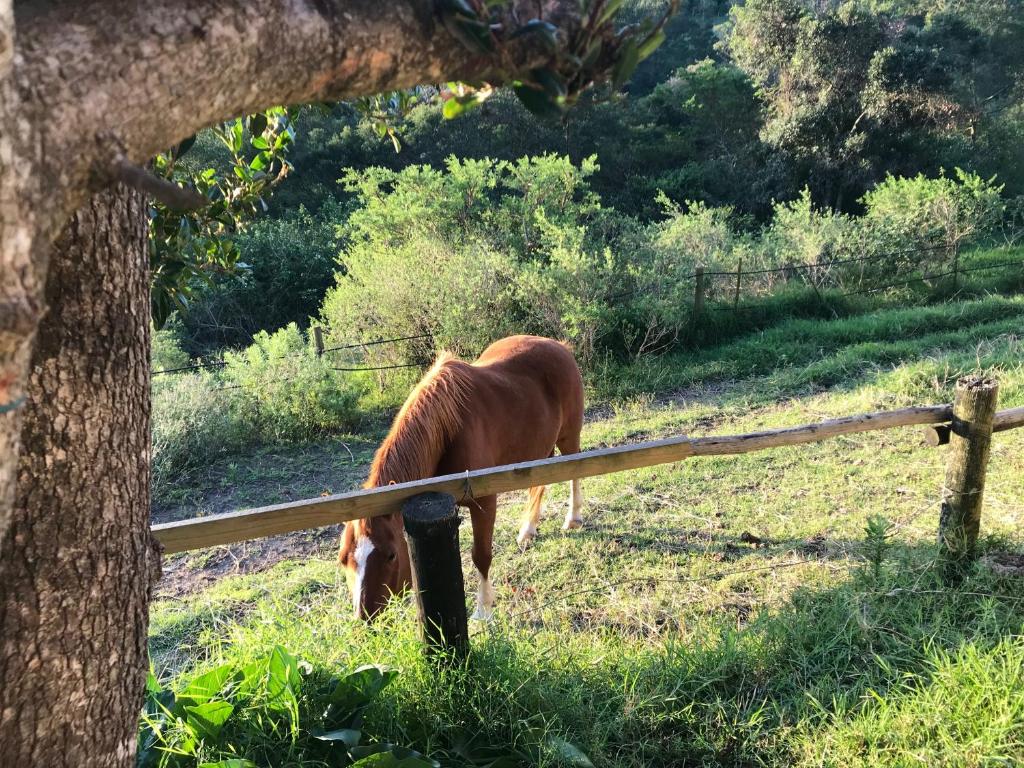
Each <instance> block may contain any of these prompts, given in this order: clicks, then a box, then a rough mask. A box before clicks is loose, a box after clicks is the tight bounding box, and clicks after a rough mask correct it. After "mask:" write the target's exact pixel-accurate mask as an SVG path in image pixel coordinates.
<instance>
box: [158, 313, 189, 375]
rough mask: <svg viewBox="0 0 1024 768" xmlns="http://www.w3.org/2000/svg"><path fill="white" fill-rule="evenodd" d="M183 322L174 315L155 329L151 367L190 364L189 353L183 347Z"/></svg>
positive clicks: (160, 368) (163, 368)
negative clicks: (181, 334) (158, 328)
mask: <svg viewBox="0 0 1024 768" xmlns="http://www.w3.org/2000/svg"><path fill="white" fill-rule="evenodd" d="M180 332H181V323H180V321H179V320H178V318H177V316H175V317H173V318H172V319H171V320H170V321H169V322H168V323H166V324H165V325H164V327H163V328H161V329H160V330H155V329H154V330H153V331H152V335H151V337H150V345H149V361H150V362H149V367H150V369H151V370H154V371H162V370H166V369H168V368H181V367H182V366H186V365H188V364H189V357H188V353H187V352H186V351H185V350H183V349H182V348H181V340H180V338H179V334H180Z"/></svg>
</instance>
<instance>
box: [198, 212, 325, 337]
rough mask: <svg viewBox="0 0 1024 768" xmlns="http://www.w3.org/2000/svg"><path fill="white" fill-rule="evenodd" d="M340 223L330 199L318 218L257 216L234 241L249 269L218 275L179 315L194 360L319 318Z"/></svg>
mask: <svg viewBox="0 0 1024 768" xmlns="http://www.w3.org/2000/svg"><path fill="white" fill-rule="evenodd" d="M342 217H343V213H342V211H341V208H340V206H339V205H338V203H337V202H336V201H335V200H333V199H331V198H328V199H327V200H326V201H325V202H324V203H323V204H322V205H321V207H320V210H319V211H318V212H317V214H316V215H313V214H312V213H310V212H309V211H307V210H306V209H305V208H304V207H303V206H299V208H298V210H294V211H289V212H287V213H286V214H285V215H284V216H281V217H279V218H260V219H257V220H256V221H254V222H252V223H251V224H249V225H248V226H247V227H246V228H245V229H243V230H242V231H240V232H239V233H238V234H236V235H235V237H234V243H235V246H236V247H237V249H238V252H239V254H240V257H241V259H243V260H244V262H245V263H246V265H247V268H246V269H244V270H239V271H238V272H236V273H235V274H230V275H221V276H217V277H216V278H215V279H214V281H213V284H212V285H210V286H208V287H207V288H206V289H204V290H203V291H202V292H200V293H198V295H195V296H194V297H193V299H192V303H191V305H190V306H189V310H188V312H185V313H182V314H181V317H180V321H181V327H182V335H183V337H184V338H185V339H186V340H187V342H188V347H189V350H190V351H191V352H192V353H193V354H197V353H200V352H202V351H204V350H206V349H209V348H218V349H219V348H223V347H225V346H239V345H242V344H245V343H247V342H249V341H250V340H251V339H252V337H253V335H254V334H256V333H257V332H259V331H273V330H276V329H278V328H281V327H283V326H285V325H287V324H288V323H290V322H293V321H297V322H299V323H300V324H302V325H305V324H306V323H307V322H308V318H309V317H310V316H314V315H316V314H317V313H318V311H319V307H320V303H321V301H322V300H323V296H324V293H325V292H326V290H327V288H328V287H330V285H331V284H332V283H333V282H334V272H335V270H336V269H337V267H338V265H337V254H338V243H337V241H336V238H335V226H334V224H333V222H334V221H336V220H337V219H340V218H342Z"/></svg>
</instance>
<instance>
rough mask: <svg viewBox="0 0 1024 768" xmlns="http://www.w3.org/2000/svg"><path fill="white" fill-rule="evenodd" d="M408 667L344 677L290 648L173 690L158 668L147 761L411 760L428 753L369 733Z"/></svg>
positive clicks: (210, 765) (159, 764) (239, 767)
mask: <svg viewBox="0 0 1024 768" xmlns="http://www.w3.org/2000/svg"><path fill="white" fill-rule="evenodd" d="M397 675H398V672H397V671H395V670H392V669H388V668H387V667H380V666H375V665H366V666H362V667H359V668H358V669H355V670H352V671H350V672H345V673H343V674H341V675H331V673H330V671H329V670H325V669H317V668H314V667H313V666H312V665H311V664H309V663H308V662H304V661H300V660H299V659H296V658H295V657H294V656H292V654H290V653H289V652H288V651H287V650H285V649H284V648H282V647H281V646H277V647H275V648H274V649H273V650H272V651H271V652H270V653H269V654H267V655H266V656H263V657H260V658H258V659H256V660H255V661H253V662H252V663H249V664H244V665H243V664H241V663H238V662H228V663H227V664H222V665H220V666H218V667H215V668H213V669H211V670H210V671H208V672H206V673H205V674H201V675H197V676H195V677H193V678H192V679H191V680H187V681H184V682H183V683H181V684H180V685H178V686H177V687H176V690H173V689H170V688H165V687H164V686H162V685H161V684H160V683H159V681H158V680H157V679H156V677H155V676H154V675H153V674H152V673H150V675H149V678H148V680H147V681H146V701H145V708H144V709H143V712H142V719H141V722H140V727H139V748H138V766H139V768H169V767H170V766H177V767H180V768H255V767H256V766H257V765H265V766H291V765H299V764H302V765H352V766H370V765H376V766H384V765H394V766H397V765H402V766H406V767H407V768H432V767H433V768H437V766H439V765H440V763H438V762H437V761H435V760H431V759H429V758H427V757H424V756H423V755H421V754H419V753H418V752H415V751H413V750H411V749H407V748H405V747H401V746H397V745H395V744H390V743H384V742H374V741H370V740H368V739H367V738H366V735H365V734H364V733H363V732H362V731H363V728H364V714H365V712H366V710H367V708H368V707H369V706H370V705H371V704H372V703H373V701H374V700H375V699H376V698H377V697H378V696H379V694H380V692H381V691H382V690H383V689H384V688H386V687H387V686H388V684H390V683H391V681H392V680H393V679H394V678H395V677H396V676H397Z"/></svg>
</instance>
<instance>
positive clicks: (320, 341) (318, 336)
mask: <svg viewBox="0 0 1024 768" xmlns="http://www.w3.org/2000/svg"><path fill="white" fill-rule="evenodd" d="M313 344H314V345H316V356H317V357H323V354H324V329H323V328H321V327H320V326H319V325H314V326H313Z"/></svg>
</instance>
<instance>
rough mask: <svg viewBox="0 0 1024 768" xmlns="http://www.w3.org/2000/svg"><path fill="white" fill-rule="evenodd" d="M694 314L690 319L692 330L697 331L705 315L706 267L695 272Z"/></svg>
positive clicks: (698, 268)
mask: <svg viewBox="0 0 1024 768" xmlns="http://www.w3.org/2000/svg"><path fill="white" fill-rule="evenodd" d="M693 279H694V283H695V285H694V288H693V314H692V315H691V317H690V330H691V331H696V330H697V326H698V324H699V323H700V320H701V317H703V315H704V267H697V268H696V269H694V270H693Z"/></svg>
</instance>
